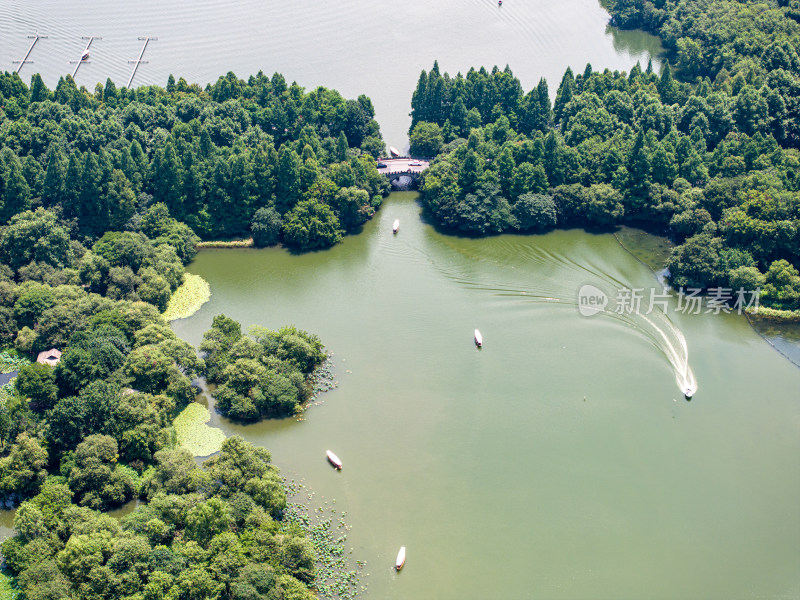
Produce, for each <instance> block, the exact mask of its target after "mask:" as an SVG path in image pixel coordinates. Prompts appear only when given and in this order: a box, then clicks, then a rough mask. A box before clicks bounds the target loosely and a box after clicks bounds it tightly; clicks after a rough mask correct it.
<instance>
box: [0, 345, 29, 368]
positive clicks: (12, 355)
mask: <svg viewBox="0 0 800 600" xmlns="http://www.w3.org/2000/svg"><path fill="white" fill-rule="evenodd" d="M29 364H31V361H30V360H28V359H27V358H25V357H24V356H19V355H18V354H16V352H9V351H8V350H3V351H2V352H0V373H11V371H19V370H20V369H21V368H22V367H25V366H27V365H29Z"/></svg>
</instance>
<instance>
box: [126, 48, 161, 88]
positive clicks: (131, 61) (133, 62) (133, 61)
mask: <svg viewBox="0 0 800 600" xmlns="http://www.w3.org/2000/svg"><path fill="white" fill-rule="evenodd" d="M139 39H140V40H144V44H142V51H141V52H139V58H137V59H136V60H129V61H128V62H129V63H131V64H133V71H131V76H130V77H129V78H128V83H127V85H126V86H125V87H126V88H128V89H130V87H131V82H132V81H133V78H134V76H135V75H136V70H137V69H138V68H139V65H140V64H141V63H146V62H147V61H146V60H142V57H143V56H144V51H145V50H146V49H147V44H149V43H150V41H151V40H152V41H156V40H157V39H158V38H156V37H140V38H139Z"/></svg>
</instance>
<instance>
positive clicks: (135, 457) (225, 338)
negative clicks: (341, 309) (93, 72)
mask: <svg viewBox="0 0 800 600" xmlns="http://www.w3.org/2000/svg"><path fill="white" fill-rule="evenodd" d="M0 106H2V111H0V131H2V135H0V144H2V149H0V223H1V225H0V372H2V373H9V375H8V377H13V376H14V375H16V377H15V378H13V379H12V380H11V382H10V383H8V384H6V385H4V386H3V387H2V388H0V500H2V501H3V502H4V503H5V506H7V507H11V506H15V505H18V506H19V508H18V511H17V515H16V518H15V521H14V526H15V529H16V531H17V535H16V536H15V537H13V538H11V539H9V540H6V541H5V542H4V543H3V546H2V553H3V557H4V558H5V565H6V567H7V568H8V570H10V572H11V573H12V574H14V575H16V576H17V580H16V581H17V585H18V586H19V588H20V589H21V590H22V592H23V593H24V597H25V598H28V599H30V600H35V599H54V600H55V599H63V598H76V599H78V598H86V599H88V598H115V599H117V598H119V599H122V598H129V599H131V600H134V599H135V600H145V599H156V598H173V599H175V600H178V599H187V600H188V599H197V600H200V599H207V598H240V599H244V598H247V599H256V598H263V599H268V598H269V599H279V598H280V599H287V600H288V599H298V600H299V599H306V598H314V597H316V596H317V594H318V593H323V592H324V591H325V590H329V589H333V588H332V587H331V586H332V584H331V581H333V582H334V583H335V584H336V585H337V586H338V587H337V588H336V589H337V590H338V591H337V592H336V593H338V594H339V595H340V596H342V597H346V596H347V595H348V594H349V593H352V591H353V590H354V589H356V588H355V575H354V574H353V573H351V572H349V571H347V565H346V561H345V559H343V558H337V556H341V554H342V553H341V548H340V544H341V541H338V542H337V541H334V539H333V537H332V536H328V535H326V534H325V531H324V528H322V529H320V530H315V529H314V527H315V525H314V524H313V523H312V522H311V521H309V520H307V519H306V518H304V517H303V516H302V514H303V508H302V507H301V506H297V505H287V488H286V486H285V484H284V481H283V479H282V478H281V477H280V475H279V473H278V470H277V468H276V467H275V466H273V465H272V464H271V457H270V454H269V452H267V451H266V450H264V449H262V448H255V447H253V446H251V445H250V444H249V443H247V442H245V441H243V440H241V439H240V438H232V439H228V440H225V441H224V442H222V447H221V449H220V447H219V438H218V436H215V437H214V439H215V440H217V442H216V446H215V445H214V443H213V442H212V443H211V446H209V444H208V443H205V444H202V443H201V444H199V445H196V446H195V445H192V444H187V447H201V448H210V447H213V448H214V449H215V450H219V454H218V455H216V456H214V457H213V458H211V459H208V460H206V461H205V463H204V464H203V466H202V467H200V466H198V464H197V463H196V461H195V458H194V457H193V455H192V454H191V453H190V452H188V451H187V450H186V449H185V448H184V447H183V446H182V442H181V430H179V428H178V427H177V424H176V418H177V417H179V415H187V418H189V419H191V418H192V417H188V414H189V412H192V411H188V412H185V411H184V409H185V408H186V407H187V406H189V405H193V404H194V403H195V400H196V394H197V392H198V388H197V387H196V386H195V385H193V384H192V379H193V378H195V377H199V376H205V377H206V378H207V379H208V380H209V381H210V382H213V383H216V384H218V387H217V389H216V395H217V407H218V408H219V410H220V411H221V412H222V413H223V414H226V415H229V416H230V417H231V418H234V419H237V420H240V421H254V420H257V419H261V418H265V417H285V416H289V415H292V414H295V413H296V412H297V411H299V410H301V408H302V405H303V404H304V403H305V402H306V401H307V400H308V399H309V398H310V396H311V394H312V392H313V385H312V383H311V377H312V375H313V373H314V371H315V369H317V367H319V366H320V365H321V364H322V363H323V362H324V361H325V359H326V354H325V352H324V349H323V346H322V343H321V341H320V340H319V339H318V338H317V337H316V336H314V335H312V334H309V333H307V332H305V331H303V330H301V329H298V328H296V327H294V326H287V327H283V328H281V329H279V330H277V331H270V330H267V329H265V328H263V327H262V328H258V327H256V328H253V330H252V331H251V337H248V336H243V335H242V332H241V327H240V325H239V324H238V323H236V322H235V321H233V320H231V319H229V318H227V317H225V316H223V315H219V316H217V317H216V318H215V319H214V322H213V326H212V328H211V330H210V331H208V332H207V333H206V335H205V336H204V340H203V344H202V346H201V348H200V351H201V353H202V356H203V357H204V358H200V356H199V355H198V350H197V349H195V348H194V347H192V346H191V345H190V344H188V343H187V342H185V341H183V340H181V339H179V338H178V337H177V336H176V335H175V333H174V332H173V331H172V329H170V327H169V325H168V322H167V320H166V319H165V314H168V315H171V316H170V317H169V318H179V317H181V316H187V315H188V314H191V312H192V310H194V309H196V307H195V308H194V309H193V308H191V307H187V306H185V304H187V303H188V304H192V302H191V298H189V299H188V300H187V299H186V298H184V299H183V300H184V301H183V302H178V303H177V304H175V303H174V302H171V299H173V300H174V299H175V297H176V290H181V289H183V287H184V286H183V284H184V282H185V280H186V273H185V266H186V265H187V264H188V263H189V262H190V261H191V260H192V259H193V258H194V256H195V254H196V247H197V246H198V244H199V243H200V241H201V240H217V239H231V238H241V237H248V236H249V237H252V239H253V244H254V245H255V246H268V245H273V244H276V243H283V244H284V245H286V246H287V247H290V248H292V249H295V250H298V251H304V250H313V249H317V248H324V247H329V246H331V245H333V244H335V243H337V242H338V241H340V240H341V239H342V236H344V235H346V234H348V233H351V232H355V231H357V230H358V229H359V228H360V226H361V225H362V224H363V223H364V222H365V221H366V220H367V219H369V218H370V217H371V216H372V214H373V213H374V211H375V210H376V209H377V208H378V206H379V205H380V203H381V199H382V197H383V196H384V195H386V193H387V191H388V183H387V182H386V181H385V180H384V178H382V177H381V176H380V175H378V173H377V172H376V170H375V160H374V158H373V156H376V157H377V156H378V155H379V154H380V153H382V151H383V141H382V139H381V135H380V131H379V129H378V125H377V123H376V122H375V121H374V120H373V118H372V117H373V109H372V105H371V102H370V101H369V99H368V98H366V97H365V96H361V97H359V99H358V100H345V99H344V98H342V97H341V96H340V95H339V94H338V93H337V92H335V91H332V90H327V89H325V88H317V89H316V90H313V91H312V92H309V93H306V92H305V91H304V90H303V89H302V88H300V87H299V86H297V85H296V84H292V85H287V84H286V83H285V81H284V79H283V77H282V76H280V75H277V74H276V75H274V76H273V77H272V78H268V77H265V76H264V75H262V74H259V75H258V76H255V77H251V78H250V80H249V81H248V82H244V81H241V80H239V79H237V78H236V77H235V76H233V75H232V74H229V75H227V76H226V77H222V78H220V80H219V81H218V82H217V83H216V84H214V85H210V86H207V87H206V88H205V89H202V88H200V87H199V86H197V85H188V84H187V83H186V82H185V81H183V80H182V79H181V80H178V81H177V82H175V81H174V80H173V79H172V78H170V82H169V84H168V85H167V87H166V89H164V88H160V87H155V86H152V87H142V88H138V89H136V90H127V89H124V88H122V89H117V88H116V87H115V86H114V84H113V82H111V81H107V82H106V85H105V86H101V85H98V87H97V88H96V89H95V91H94V93H89V92H88V91H87V90H85V89H84V88H77V87H76V86H75V84H74V82H73V81H72V79H71V78H69V77H67V78H65V79H62V80H61V81H60V82H59V84H58V86H57V87H56V90H55V91H53V92H51V91H50V90H48V89H47V88H46V87H45V86H44V84H43V82H42V80H41V78H40V77H39V76H38V75H34V76H33V79H32V82H31V86H30V87H28V86H27V85H26V84H25V83H24V82H22V80H21V79H20V78H19V76H18V75H17V74H9V73H5V74H2V75H0ZM198 279H199V281H197V280H198ZM190 281H191V282H192V284H193V285H194V288H192V289H194V290H199V291H191V290H190V292H189V293H190V296H191V295H192V294H194V295H196V296H198V297H200V298H201V300H200V303H202V302H203V301H204V300H205V299H207V297H208V289H207V284H206V286H205V287H204V285H203V284H205V282H204V281H203V280H202V279H200V278H195V279H193V280H190ZM168 307H171V308H170V309H169V311H168V310H167V309H168ZM37 358H38V359H39V360H38V361H37ZM195 408H197V406H195ZM199 408H200V409H201V410H200V414H201V415H202V413H203V412H204V410H205V409H203V408H202V407H199ZM192 414H196V411H194V412H192ZM185 420H186V419H184V421H185ZM207 429H208V428H207ZM192 431H193V432H195V433H193V435H197V433H196V432H197V431H201V432H202V428H195V429H193V430H192ZM214 433H215V434H220V432H219V430H214ZM200 435H202V433H201V434H200ZM191 441H192V442H196V441H197V440H191ZM200 441H203V440H200ZM132 499H138V500H139V502H140V505H139V507H138V508H137V509H136V510H135V511H134V512H132V513H130V514H129V515H128V516H126V517H125V518H123V519H121V520H120V519H118V518H112V517H110V516H108V515H106V514H105V511H108V510H110V509H114V508H117V507H119V506H121V505H123V504H124V503H126V502H129V501H130V500H132ZM307 533H308V535H307ZM334 553H338V554H336V555H334ZM326 557H327V558H326ZM320 561H322V562H320ZM318 564H323V565H325V568H324V569H323V570H322V573H318V572H317V566H316V565H318ZM336 582H338V583H336Z"/></svg>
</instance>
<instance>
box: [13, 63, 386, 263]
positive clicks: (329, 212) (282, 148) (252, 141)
mask: <svg viewBox="0 0 800 600" xmlns="http://www.w3.org/2000/svg"><path fill="white" fill-rule="evenodd" d="M0 107H2V109H1V110H0V224H3V223H7V222H9V221H10V220H11V219H12V218H13V217H14V216H15V215H17V214H20V213H23V212H25V211H26V210H29V209H37V208H40V207H41V208H44V209H47V210H52V211H54V212H55V214H57V216H58V218H59V220H60V221H61V222H63V223H64V224H65V225H67V227H68V228H69V230H70V231H71V232H72V234H73V237H74V238H75V239H77V240H79V241H80V242H82V243H83V244H84V245H87V240H88V242H94V241H95V240H96V239H97V238H99V237H100V236H102V235H103V234H104V233H105V232H107V231H122V230H130V229H134V230H135V229H137V225H138V224H137V222H136V218H137V215H140V214H141V213H143V212H144V210H146V209H147V207H148V206H149V205H151V204H153V203H163V204H164V205H165V206H166V207H167V209H168V211H169V214H170V215H171V216H172V217H173V218H175V219H177V220H178V221H180V222H182V223H185V224H186V225H188V226H189V227H190V228H191V229H192V231H194V233H195V234H197V235H198V236H200V237H201V238H203V239H219V238H232V237H241V236H247V235H252V236H253V239H254V241H255V243H256V245H271V244H274V243H277V242H279V241H282V242H284V243H285V244H286V245H289V246H292V247H295V248H298V249H300V250H309V249H314V248H322V247H328V246H330V245H332V244H335V243H336V242H338V241H339V240H341V238H342V236H343V235H345V234H346V233H350V232H353V231H356V230H358V228H359V227H360V226H361V225H362V224H363V223H364V222H365V221H366V220H367V219H369V218H370V216H371V215H372V214H373V213H374V211H375V209H376V208H377V207H378V206H379V205H380V203H381V199H382V197H383V196H385V195H386V193H387V192H388V188H389V185H388V182H386V181H385V180H384V178H382V177H381V176H380V175H379V174H378V173H377V172H376V171H375V161H374V160H373V157H377V156H379V155H380V154H382V153H383V152H384V143H383V140H382V139H381V134H380V130H379V127H378V124H377V122H376V121H375V120H374V119H373V116H374V109H373V106H372V102H371V101H370V100H369V98H367V97H366V96H363V95H362V96H360V97H359V98H358V99H357V100H346V99H344V98H343V97H342V96H341V95H340V94H339V93H338V92H336V91H334V90H328V89H326V88H323V87H319V88H317V89H315V90H313V91H311V92H305V91H304V90H303V88H301V87H300V86H298V85H297V84H291V85H287V83H286V81H285V79H284V78H283V77H282V76H281V75H279V74H275V75H273V76H272V78H269V77H267V76H265V75H264V74H262V73H259V74H258V75H256V76H252V77H250V78H249V80H248V81H246V82H245V81H242V80H240V79H238V78H237V77H236V76H235V75H234V74H233V73H228V75H226V76H225V77H220V78H219V80H218V81H217V82H216V83H215V84H213V85H208V86H206V88H205V89H202V88H201V87H199V86H197V85H188V84H187V83H186V82H185V81H184V80H183V79H179V80H178V81H177V82H175V80H174V78H173V77H170V80H169V83H168V84H167V86H166V88H161V87H158V86H148V87H140V88H137V89H131V90H128V89H126V88H117V87H116V86H115V85H114V83H113V82H112V81H110V80H108V81H106V84H105V86H102V85H100V84H98V85H97V87H96V88H95V90H94V92H93V93H91V92H89V91H87V90H86V89H85V88H78V87H77V86H76V85H75V82H74V81H73V80H72V78H71V77H66V78H62V79H61V80H60V81H59V82H58V85H57V86H56V89H55V90H54V91H50V90H48V89H47V87H46V86H45V85H44V83H43V82H42V79H41V77H40V76H39V75H38V74H37V75H34V76H33V78H32V81H31V85H30V87H29V86H27V85H26V84H25V83H24V82H23V81H22V80H21V79H20V78H19V76H18V75H17V74H16V73H14V74H9V73H4V74H0Z"/></svg>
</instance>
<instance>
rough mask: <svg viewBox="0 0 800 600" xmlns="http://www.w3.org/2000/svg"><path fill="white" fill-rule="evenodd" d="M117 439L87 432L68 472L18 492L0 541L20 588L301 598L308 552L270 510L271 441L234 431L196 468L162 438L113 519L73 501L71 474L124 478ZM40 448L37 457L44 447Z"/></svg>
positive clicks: (306, 596)
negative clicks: (141, 500)
mask: <svg viewBox="0 0 800 600" xmlns="http://www.w3.org/2000/svg"><path fill="white" fill-rule="evenodd" d="M117 451H118V448H117V443H116V440H115V439H114V438H113V437H111V436H108V435H102V434H95V435H90V436H88V437H86V438H85V439H84V440H83V441H82V442H81V443H80V444H79V445H78V446H77V448H76V450H75V453H74V457H73V459H72V465H73V466H72V468H71V470H70V472H69V475H68V477H67V478H64V477H61V478H50V479H49V480H47V481H46V482H45V483H44V485H42V486H41V488H40V491H39V493H38V494H37V495H36V496H34V497H33V498H31V499H30V500H27V501H25V502H23V503H22V505H21V506H20V507H19V510H18V511H17V515H16V517H15V519H14V527H15V528H16V530H17V535H16V536H15V537H13V538H10V539H8V540H6V541H5V542H3V545H2V549H3V556H4V557H5V561H6V565H7V566H8V567H9V568H10V569H12V570H13V571H14V572H16V573H19V578H18V581H19V584H20V586H21V588H22V589H23V590H24V593H25V598H26V599H27V600H63V599H65V598H114V599H119V600H123V599H129V600H161V599H167V600H207V599H211V598H230V599H236V600H260V599H263V600H279V599H280V600H311V599H312V598H316V596H315V595H314V594H313V593H312V592H311V590H310V589H309V588H308V584H310V583H311V582H313V581H314V576H315V564H314V563H315V552H314V547H313V546H312V544H311V542H309V541H308V540H307V539H306V538H305V537H304V536H303V535H302V533H301V532H300V531H299V530H298V528H297V527H296V526H294V525H292V524H289V523H288V522H281V521H280V520H279V518H280V516H281V512H282V511H283V509H284V508H285V507H286V492H285V490H284V487H283V482H282V480H281V478H280V476H279V474H278V470H277V468H276V467H275V466H274V465H272V464H271V456H270V454H269V452H267V451H266V450H264V449H263V448H256V447H253V446H252V445H250V444H248V443H247V442H245V441H243V440H242V439H241V438H239V437H233V438H230V439H228V440H225V442H224V443H223V447H222V451H221V452H220V454H219V455H217V456H215V457H213V458H210V459H208V460H206V461H205V464H204V465H203V466H204V467H205V468H204V469H203V468H200V467H198V466H197V464H196V463H195V461H194V458H193V457H192V456H191V455H190V454H189V453H188V452H187V451H185V450H175V449H162V450H160V451H158V452H157V453H156V454H155V463H156V464H155V466H154V467H151V468H150V469H148V470H147V471H146V472H145V473H144V474H143V475H142V476H141V478H140V481H139V484H138V485H139V487H140V488H141V490H142V495H143V496H144V497H145V498H146V499H147V502H146V504H144V505H143V506H140V507H139V508H138V509H137V510H135V511H134V512H132V513H130V514H128V515H127V516H125V517H124V518H122V519H121V520H118V519H115V518H113V517H110V516H108V515H106V514H103V513H101V512H98V511H97V510H95V509H94V508H95V507H93V506H92V505H91V504H87V503H86V502H84V501H83V499H81V500H80V501H78V502H76V498H75V495H74V487H73V480H75V479H78V478H80V479H83V480H86V481H90V482H91V483H92V485H94V486H96V485H98V484H100V483H102V482H105V487H109V488H111V487H113V488H114V489H115V490H119V491H120V493H121V492H122V490H123V487H124V482H125V477H126V476H127V477H128V478H130V476H129V475H127V474H122V475H120V474H118V472H119V471H124V470H125V469H124V467H121V466H120V465H116V464H115V462H116V455H117ZM45 460H46V459H45Z"/></svg>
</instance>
